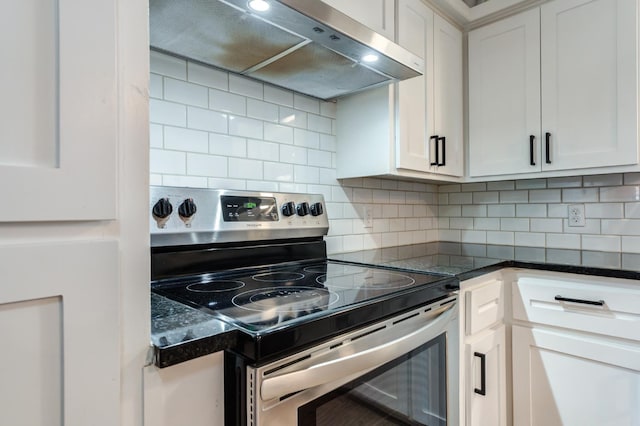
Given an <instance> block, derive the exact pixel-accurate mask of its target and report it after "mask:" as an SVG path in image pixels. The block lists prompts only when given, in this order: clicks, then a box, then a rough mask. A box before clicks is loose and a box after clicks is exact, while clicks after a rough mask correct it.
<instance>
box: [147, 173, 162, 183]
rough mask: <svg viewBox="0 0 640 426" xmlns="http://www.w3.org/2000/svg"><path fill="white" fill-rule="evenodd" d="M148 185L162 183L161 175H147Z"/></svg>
mask: <svg viewBox="0 0 640 426" xmlns="http://www.w3.org/2000/svg"><path fill="white" fill-rule="evenodd" d="M149 185H162V175H157V174H155V173H151V174H150V175H149Z"/></svg>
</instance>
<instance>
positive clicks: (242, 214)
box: [220, 195, 278, 222]
mask: <svg viewBox="0 0 640 426" xmlns="http://www.w3.org/2000/svg"><path fill="white" fill-rule="evenodd" d="M220 201H221V203H222V216H223V219H224V221H225V222H275V221H277V220H278V207H277V206H276V199H275V198H270V197H237V196H230V195H223V196H222V197H220Z"/></svg>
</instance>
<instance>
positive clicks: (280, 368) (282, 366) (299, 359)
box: [263, 354, 311, 377]
mask: <svg viewBox="0 0 640 426" xmlns="http://www.w3.org/2000/svg"><path fill="white" fill-rule="evenodd" d="M309 358H311V354H309V355H305V356H302V357H300V358H296V359H294V360H291V361H289V362H287V363H286V364H282V365H279V366H277V367H274V368H272V369H271V370H267V371H265V372H264V374H263V377H266V376H268V375H270V374H272V373H275V372H276V371H280V370H282V369H283V368H287V367H288V366H290V365H293V364H297V363H298V362H301V361H304V360H305V359H309Z"/></svg>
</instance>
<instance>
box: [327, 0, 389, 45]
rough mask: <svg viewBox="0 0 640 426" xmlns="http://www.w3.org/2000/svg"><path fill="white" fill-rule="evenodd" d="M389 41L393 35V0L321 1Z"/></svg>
mask: <svg viewBox="0 0 640 426" xmlns="http://www.w3.org/2000/svg"><path fill="white" fill-rule="evenodd" d="M322 1H323V2H324V3H327V4H328V5H330V6H331V7H334V8H336V9H338V10H339V11H340V12H342V13H344V14H345V15H349V16H350V17H352V18H353V19H355V20H356V21H358V22H360V23H362V24H364V25H366V26H367V27H369V28H371V29H372V30H374V31H375V32H377V33H378V34H382V35H383V36H385V37H386V38H388V39H389V40H394V39H395V34H394V23H395V20H394V15H395V10H394V9H395V1H394V0H349V1H345V0H322Z"/></svg>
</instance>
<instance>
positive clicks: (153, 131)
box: [149, 124, 164, 148]
mask: <svg viewBox="0 0 640 426" xmlns="http://www.w3.org/2000/svg"><path fill="white" fill-rule="evenodd" d="M163 145H164V127H163V126H162V125H160V124H150V125H149V147H151V148H162V146H163Z"/></svg>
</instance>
